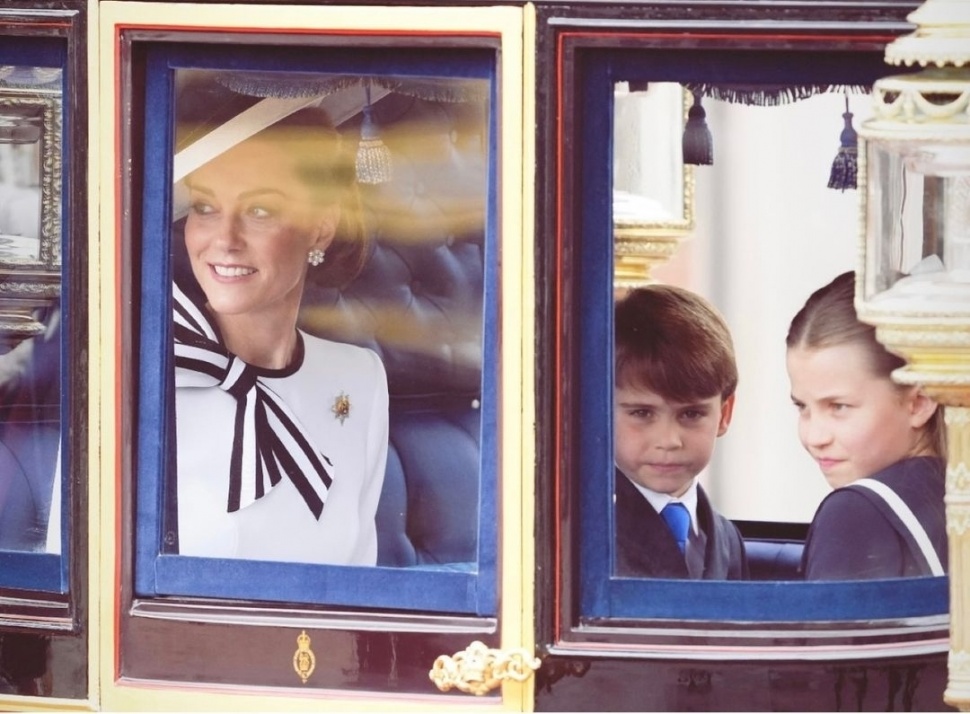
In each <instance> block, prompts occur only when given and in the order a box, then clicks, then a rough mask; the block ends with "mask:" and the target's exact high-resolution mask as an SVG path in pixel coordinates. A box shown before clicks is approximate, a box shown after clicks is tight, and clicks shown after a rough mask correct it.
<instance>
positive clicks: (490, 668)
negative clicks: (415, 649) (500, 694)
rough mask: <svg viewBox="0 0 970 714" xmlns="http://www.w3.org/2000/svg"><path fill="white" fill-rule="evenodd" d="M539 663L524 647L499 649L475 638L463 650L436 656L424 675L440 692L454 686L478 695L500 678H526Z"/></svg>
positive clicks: (519, 680)
mask: <svg viewBox="0 0 970 714" xmlns="http://www.w3.org/2000/svg"><path fill="white" fill-rule="evenodd" d="M540 664H541V662H540V660H539V658H538V657H533V656H531V655H530V654H529V653H528V652H526V651H525V650H522V649H517V650H508V651H507V650H499V649H494V648H490V647H487V646H486V645H485V644H484V643H482V642H479V641H475V642H472V643H471V644H470V645H469V646H468V647H466V648H465V650H464V651H463V652H458V653H457V654H455V655H441V656H440V657H438V658H437V659H436V660H435V661H434V665H433V666H432V668H431V671H430V672H429V673H428V676H429V677H430V678H431V681H432V682H434V683H435V686H437V687H438V689H440V690H441V691H442V692H447V691H450V690H451V689H453V688H454V689H458V690H459V691H461V692H465V693H467V694H474V695H475V696H482V695H484V694H487V693H488V692H490V691H492V690H493V689H496V688H498V687H499V686H501V684H502V682H504V681H507V680H512V681H516V682H524V681H526V680H527V679H528V678H529V677H531V676H532V674H533V672H535V670H537V669H538V668H539V665H540Z"/></svg>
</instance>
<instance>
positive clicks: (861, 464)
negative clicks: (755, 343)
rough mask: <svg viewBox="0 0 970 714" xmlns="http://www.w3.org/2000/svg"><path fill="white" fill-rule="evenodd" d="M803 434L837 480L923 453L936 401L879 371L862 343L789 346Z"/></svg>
mask: <svg viewBox="0 0 970 714" xmlns="http://www.w3.org/2000/svg"><path fill="white" fill-rule="evenodd" d="M787 362H788V377H789V380H790V381H791V398H792V401H793V402H794V403H795V406H796V407H797V408H798V436H799V439H800V440H801V442H802V446H804V447H805V449H806V450H807V451H808V453H809V454H811V455H812V457H813V458H814V459H815V460H816V462H818V465H819V467H820V468H821V469H822V473H823V474H824V475H825V479H826V480H827V481H828V483H829V485H830V486H832V487H833V488H839V487H840V486H846V485H848V484H850V483H852V482H853V481H855V480H857V479H860V478H864V477H866V476H871V475H873V474H874V473H876V472H877V471H880V470H882V469H884V468H885V467H887V466H889V465H891V464H893V463H895V462H897V461H899V460H901V459H904V458H906V457H909V456H920V455H925V453H926V450H925V449H924V448H922V447H921V446H920V443H921V439H920V436H921V430H922V427H923V426H924V425H925V424H926V422H927V421H928V420H929V419H930V417H931V416H932V415H933V413H934V412H935V411H936V404H935V403H934V402H932V401H931V400H930V399H929V398H928V397H926V396H925V395H924V394H922V392H919V391H918V390H917V389H916V388H915V387H913V388H906V389H904V388H900V387H899V386H898V385H896V384H895V383H894V382H892V381H891V380H889V379H886V378H884V377H879V376H877V375H875V374H873V372H872V370H871V368H870V366H869V363H868V360H867V355H866V352H865V348H864V347H862V346H860V345H854V344H846V345H836V346H832V347H821V348H804V347H795V348H791V349H789V350H788V358H787Z"/></svg>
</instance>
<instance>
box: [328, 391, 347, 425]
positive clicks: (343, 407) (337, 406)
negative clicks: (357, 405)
mask: <svg viewBox="0 0 970 714" xmlns="http://www.w3.org/2000/svg"><path fill="white" fill-rule="evenodd" d="M330 411H332V412H333V415H334V416H335V417H336V418H337V419H339V420H340V423H341V424H343V423H344V419H346V418H347V417H349V416H350V397H348V396H347V395H346V394H344V393H343V392H341V393H340V395H339V396H338V397H337V398H336V399H334V400H333V408H332V409H331V410H330Z"/></svg>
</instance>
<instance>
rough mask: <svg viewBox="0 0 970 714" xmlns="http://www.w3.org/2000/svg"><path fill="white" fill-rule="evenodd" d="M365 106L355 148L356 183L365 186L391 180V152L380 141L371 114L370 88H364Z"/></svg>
mask: <svg viewBox="0 0 970 714" xmlns="http://www.w3.org/2000/svg"><path fill="white" fill-rule="evenodd" d="M365 91H366V93H367V104H365V105H364V119H363V122H361V125H360V144H358V146H357V162H356V166H357V181H358V182H360V183H366V184H380V183H387V182H388V181H390V180H391V150H390V149H388V148H387V146H385V145H384V142H383V141H381V137H380V134H379V133H378V131H377V123H376V122H375V121H374V118H373V116H371V112H372V111H373V107H372V106H371V103H370V86H368V87H367V88H366V90H365Z"/></svg>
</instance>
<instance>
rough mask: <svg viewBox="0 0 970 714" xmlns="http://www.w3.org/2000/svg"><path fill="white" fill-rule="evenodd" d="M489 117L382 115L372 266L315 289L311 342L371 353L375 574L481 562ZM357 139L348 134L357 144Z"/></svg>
mask: <svg viewBox="0 0 970 714" xmlns="http://www.w3.org/2000/svg"><path fill="white" fill-rule="evenodd" d="M480 112H481V107H480V106H479V105H476V104H472V103H462V102H451V103H449V102H436V101H429V100H425V99H421V98H417V97H412V96H406V95H400V94H392V95H389V96H388V97H386V98H384V100H383V101H381V102H380V103H379V104H377V105H375V118H376V119H377V121H378V125H379V126H380V127H381V137H382V140H383V141H384V142H385V144H386V145H387V146H388V148H389V149H390V151H391V156H392V160H393V177H392V180H391V181H390V182H387V183H384V184H378V185H372V186H368V185H362V186H361V191H362V200H363V203H364V214H365V223H366V227H367V230H368V231H369V233H370V235H371V236H372V238H373V245H372V248H371V253H370V257H369V259H368V261H367V263H366V264H365V266H364V268H363V270H362V272H361V273H360V275H359V276H358V278H357V279H356V280H354V281H353V282H352V283H351V284H350V285H348V286H347V287H346V288H344V289H342V290H337V289H333V288H328V289H324V288H319V287H314V286H312V285H308V287H307V291H306V295H305V300H304V310H303V314H302V317H301V325H302V326H303V328H304V329H306V330H307V331H309V332H311V333H314V334H317V335H320V336H322V337H327V338H330V339H337V340H342V341H347V342H354V343H357V344H364V345H366V346H369V347H371V348H373V349H374V350H376V351H377V353H378V354H379V355H380V356H381V358H382V360H383V361H384V365H385V368H386V370H387V376H388V389H389V392H390V398H391V407H390V448H389V453H388V464H387V473H386V477H385V482H384V490H383V493H382V496H381V502H380V506H379V509H378V515H377V522H378V538H379V543H378V564H380V565H395V566H407V565H416V564H423V565H428V564H449V567H466V566H467V565H468V564H469V563H472V562H474V561H475V560H476V550H477V534H478V513H479V483H480V477H479V454H480V444H481V436H480V425H481V419H480V400H481V384H482V379H481V377H482V308H483V266H484V230H485V204H486V190H485V180H486V152H485V142H486V137H485V136H483V135H482V131H481V128H480V127H482V126H484V122H483V120H482V117H481V115H480ZM355 131H356V130H355V129H354V128H349V129H348V134H349V136H350V138H351V140H355V139H356V134H355Z"/></svg>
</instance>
